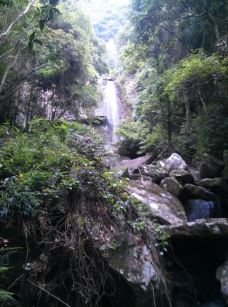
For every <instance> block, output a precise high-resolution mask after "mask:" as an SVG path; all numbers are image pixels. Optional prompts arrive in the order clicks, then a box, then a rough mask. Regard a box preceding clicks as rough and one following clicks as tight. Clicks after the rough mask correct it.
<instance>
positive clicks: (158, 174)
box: [140, 162, 169, 183]
mask: <svg viewBox="0 0 228 307" xmlns="http://www.w3.org/2000/svg"><path fill="white" fill-rule="evenodd" d="M140 172H141V174H142V175H144V176H147V177H150V178H151V180H152V181H153V182H155V183H160V182H161V181H162V180H163V179H164V178H165V177H168V176H169V173H168V171H167V170H166V169H165V168H163V167H162V166H161V164H160V162H157V163H154V164H151V165H143V166H141V167H140Z"/></svg>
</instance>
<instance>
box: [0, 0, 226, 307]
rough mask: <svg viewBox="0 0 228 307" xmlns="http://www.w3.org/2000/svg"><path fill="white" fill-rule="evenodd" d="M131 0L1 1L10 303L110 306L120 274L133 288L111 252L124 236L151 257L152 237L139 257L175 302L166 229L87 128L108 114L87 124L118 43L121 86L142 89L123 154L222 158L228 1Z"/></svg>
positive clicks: (0, 136)
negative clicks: (111, 44)
mask: <svg viewBox="0 0 228 307" xmlns="http://www.w3.org/2000/svg"><path fill="white" fill-rule="evenodd" d="M127 2H128V1H126V3H125V1H123V3H121V4H119V3H116V2H115V1H114V2H113V1H112V0H107V1H105V3H103V1H100V0H97V1H95V0H91V1H80V0H78V1H73V0H71V1H70V0H62V1H61V0H20V1H17V0H0V227H1V230H0V306H9V307H11V306H22V307H31V306H39V307H42V306H51V307H58V306H64V305H65V306H68V307H69V306H80V307H81V306H91V307H94V306H107V304H109V302H110V297H112V296H113V294H114V292H115V290H116V289H115V290H114V292H113V289H114V288H115V286H116V285H115V282H116V281H117V282H120V287H119V288H120V289H121V287H122V284H121V283H123V284H124V286H125V288H124V287H123V289H127V288H128V285H126V284H127V282H126V281H123V280H122V279H121V278H122V277H121V278H120V276H121V274H122V272H116V271H115V270H114V269H113V267H112V266H111V265H110V264H109V263H108V261H107V258H106V256H107V255H108V254H109V253H110V254H111V253H112V252H113V251H114V250H116V249H117V248H122V247H123V246H124V248H126V246H125V245H127V244H126V242H127V243H128V244H129V246H130V247H132V246H136V250H138V251H140V252H142V254H143V253H144V252H145V251H144V250H143V248H142V242H147V245H148V246H150V255H145V254H143V259H140V258H139V259H137V260H138V261H139V262H140V261H141V260H145V259H144V258H146V257H150V259H152V260H151V261H152V262H153V266H154V270H155V271H156V272H154V275H155V276H159V277H158V280H156V284H157V285H158V289H155V292H156V291H157V290H159V291H160V289H161V288H162V287H163V290H164V292H165V294H166V296H167V297H168V298H169V293H168V290H167V285H166V276H165V274H164V273H163V266H162V264H161V263H162V261H161V259H160V258H161V257H160V254H161V255H164V253H163V252H164V251H167V249H166V247H167V245H168V243H167V236H166V235H165V233H164V232H163V231H162V230H161V228H160V227H159V226H158V225H157V220H156V218H155V219H154V218H151V216H149V213H148V210H147V209H146V207H145V206H144V205H142V204H141V203H140V202H139V201H136V200H135V199H134V198H132V197H130V196H129V194H128V193H126V189H125V188H126V181H125V180H123V179H121V178H122V177H121V176H122V175H123V176H124V174H122V173H121V171H122V170H121V171H120V173H121V174H120V173H118V174H115V176H113V173H112V172H111V171H110V169H109V168H108V167H107V166H105V165H104V156H105V148H104V146H103V144H102V141H101V139H100V138H99V136H98V135H97V133H96V132H95V130H94V128H93V127H90V126H89V123H95V124H97V125H100V124H101V121H102V119H103V122H105V119H104V118H103V117H102V116H101V121H100V122H99V118H98V120H97V119H96V118H95V119H94V118H93V120H90V116H91V114H92V112H91V110H93V108H94V107H95V106H96V104H97V103H98V102H99V100H100V99H102V97H101V94H100V93H99V91H98V86H97V85H98V78H99V77H100V76H101V75H104V74H108V73H109V68H110V67H108V64H107V63H106V50H105V44H106V43H107V41H108V40H109V39H113V38H114V40H115V42H117V41H118V47H119V49H120V53H121V59H120V61H119V67H118V68H117V69H116V71H115V73H116V76H117V79H118V80H121V82H120V84H119V85H120V89H121V87H122V90H123V87H124V86H123V84H124V81H125V80H127V79H130V80H134V83H135V87H136V88H135V89H136V101H134V102H132V103H131V104H130V110H131V111H132V114H131V115H130V116H129V119H128V120H126V121H125V122H124V123H123V124H122V125H121V127H120V128H119V132H118V133H119V134H120V135H121V137H122V138H121V141H120V142H119V153H120V154H122V155H124V156H129V157H130V158H134V157H137V156H140V155H143V154H145V153H147V152H149V153H153V154H155V156H156V157H157V156H159V157H160V155H159V154H161V156H162V155H164V156H165V155H166V154H168V153H171V152H174V151H175V152H178V153H180V154H181V155H182V156H183V157H184V158H185V159H186V160H187V161H188V162H192V161H193V160H194V158H196V157H197V155H200V154H202V153H205V152H206V153H209V154H212V155H214V156H216V157H217V158H221V157H222V154H223V152H224V150H225V149H227V148H228V85H227V84H228V40H227V31H228V28H227V24H228V17H227V16H228V3H227V0H216V1H213V0H202V1H199V0H178V1H177V0H132V1H131V5H130V6H129V5H128V4H127ZM101 3H102V5H103V6H102V9H101V10H100V11H99V7H100V5H101ZM91 5H92V6H93V7H92V8H91ZM120 8H121V9H120ZM93 9H94V10H97V11H99V14H96V13H95V12H93ZM117 36H118V40H117ZM111 66H112V65H111ZM111 68H113V67H111ZM112 73H113V71H112ZM104 79H108V78H107V76H106V77H105V78H104ZM109 79H110V78H109ZM112 79H113V76H111V80H112ZM124 107H126V106H124ZM127 108H129V106H127V107H126V109H127ZM127 111H128V112H126V113H128V114H129V113H130V112H129V110H127ZM83 123H86V124H83ZM127 162H129V161H127ZM134 175H135V176H136V177H137V176H139V175H140V174H138V173H137V174H133V177H134ZM118 176H119V177H118ZM137 178H138V177H137ZM147 179H148V178H147ZM193 180H194V179H193ZM216 187H217V186H216ZM159 188H160V187H159ZM222 189H223V187H222ZM222 193H223V192H222ZM225 195H227V194H225ZM182 209H183V208H182ZM147 223H148V225H147ZM146 226H147V227H148V228H147V229H149V230H150V231H151V232H150V231H148V233H149V235H151V234H153V235H151V237H150V238H149V235H148V233H146V232H145V231H144V230H145V227H146ZM114 234H115V235H116V237H118V238H119V241H121V243H117V242H116V241H115V240H113V237H114ZM126 234H130V235H129V237H130V240H129V241H130V243H129V242H128V241H127V239H126V238H125V235H126ZM121 235H122V237H121ZM148 238H149V239H148ZM125 239H126V242H125V241H124V240H125ZM128 239H129V238H128ZM155 241H156V242H155ZM118 244H119V245H118ZM151 251H152V252H151ZM133 257H134V258H137V257H136V254H134V255H133ZM145 261H146V260H145ZM141 262H142V261H141ZM110 268H111V269H110ZM114 271H115V272H114ZM133 275H134V274H133ZM161 285H162V287H161ZM110 289H111V290H110ZM117 290H118V289H117ZM153 291H154V289H153ZM130 293H132V292H130ZM159 295H160V296H161V297H162V296H163V292H161V293H159ZM155 296H156V295H155V294H154V292H153V300H154V302H155V300H156V297H155ZM103 297H105V299H107V302H108V303H106V305H105V303H104V304H103V303H101V300H102V299H103ZM105 299H104V302H105ZM128 299H132V298H128ZM130 302H131V300H130ZM115 303H116V305H115V306H117V305H118V300H117V302H115ZM108 306H109V305H108Z"/></svg>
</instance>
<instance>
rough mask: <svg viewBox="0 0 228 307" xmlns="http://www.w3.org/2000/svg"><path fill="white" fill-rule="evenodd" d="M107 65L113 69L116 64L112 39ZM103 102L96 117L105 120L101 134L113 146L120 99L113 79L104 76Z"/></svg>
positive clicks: (101, 82)
mask: <svg viewBox="0 0 228 307" xmlns="http://www.w3.org/2000/svg"><path fill="white" fill-rule="evenodd" d="M106 49H107V53H108V64H109V67H110V68H115V66H116V65H117V62H118V57H117V51H116V47H115V43H114V41H113V39H111V40H110V41H108V42H107V44H106ZM100 85H101V90H102V93H103V100H102V101H101V103H100V105H99V106H98V108H97V110H96V115H97V116H102V117H105V118H106V119H107V123H106V125H105V126H104V127H102V129H101V134H102V136H103V139H104V141H105V143H106V144H107V145H114V144H115V143H116V142H117V141H118V136H117V135H116V129H117V127H118V126H119V124H120V120H121V109H120V98H119V93H118V89H117V87H116V84H115V81H114V78H113V77H111V76H108V77H107V76H106V77H103V78H101V80H100Z"/></svg>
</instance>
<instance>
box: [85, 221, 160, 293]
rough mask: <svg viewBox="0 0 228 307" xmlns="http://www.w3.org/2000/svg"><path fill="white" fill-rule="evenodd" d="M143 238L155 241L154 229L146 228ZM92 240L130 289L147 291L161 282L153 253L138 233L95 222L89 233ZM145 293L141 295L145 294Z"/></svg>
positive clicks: (121, 227)
mask: <svg viewBox="0 0 228 307" xmlns="http://www.w3.org/2000/svg"><path fill="white" fill-rule="evenodd" d="M145 232H146V236H147V237H148V238H150V240H151V243H152V242H154V230H153V229H152V227H150V226H149V225H145ZM90 234H91V237H92V240H93V242H94V245H95V246H96V248H98V249H99V250H100V252H101V254H102V255H103V257H104V258H105V259H106V261H107V263H108V265H109V266H110V268H111V269H112V270H114V271H115V272H117V273H118V274H119V275H120V276H121V277H122V278H124V280H126V281H127V282H128V283H129V284H130V285H131V286H133V287H138V289H140V290H143V291H145V292H146V291H150V290H151V288H150V287H151V285H152V284H153V285H154V286H155V285H158V284H159V282H160V277H159V272H158V268H157V266H158V263H157V261H158V258H157V254H156V250H155V249H154V248H152V246H151V245H150V244H147V242H146V240H142V238H141V236H140V233H133V232H131V231H129V229H128V227H127V224H125V225H124V223H122V224H120V225H119V227H118V228H117V227H115V226H114V225H113V226H112V225H110V227H107V225H106V226H105V225H104V224H102V223H95V224H94V225H93V227H92V228H91V231H90ZM145 292H144V295H145Z"/></svg>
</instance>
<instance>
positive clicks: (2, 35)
mask: <svg viewBox="0 0 228 307" xmlns="http://www.w3.org/2000/svg"><path fill="white" fill-rule="evenodd" d="M35 2H36V0H31V1H30V2H29V3H28V5H27V6H26V8H25V9H24V11H23V12H21V13H20V14H19V15H18V16H17V18H16V19H15V20H14V21H12V22H11V23H10V24H9V26H8V27H7V29H6V30H5V31H4V32H2V33H0V40H3V39H6V38H7V36H8V35H9V34H10V31H11V30H12V28H13V26H14V25H15V24H16V23H17V22H18V21H19V20H20V19H21V18H23V17H24V16H25V15H26V14H27V13H28V12H29V10H30V9H31V7H32V6H33V4H34V3H35Z"/></svg>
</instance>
